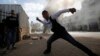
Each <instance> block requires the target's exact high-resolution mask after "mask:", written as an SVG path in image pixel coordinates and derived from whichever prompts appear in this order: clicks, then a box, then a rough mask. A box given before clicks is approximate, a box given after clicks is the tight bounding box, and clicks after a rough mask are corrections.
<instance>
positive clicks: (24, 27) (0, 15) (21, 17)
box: [0, 4, 29, 39]
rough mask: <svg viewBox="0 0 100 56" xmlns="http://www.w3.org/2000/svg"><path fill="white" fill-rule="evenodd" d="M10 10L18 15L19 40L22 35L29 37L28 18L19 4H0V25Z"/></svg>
mask: <svg viewBox="0 0 100 56" xmlns="http://www.w3.org/2000/svg"><path fill="white" fill-rule="evenodd" d="M11 10H14V11H15V13H16V14H17V15H18V22H19V28H20V29H19V30H21V31H20V37H21V38H20V39H22V37H23V36H24V35H29V22H28V19H29V17H28V16H27V14H26V13H25V11H24V10H23V8H22V6H21V5H19V4H0V23H2V20H3V19H5V18H6V16H8V15H9V14H10V12H11Z"/></svg>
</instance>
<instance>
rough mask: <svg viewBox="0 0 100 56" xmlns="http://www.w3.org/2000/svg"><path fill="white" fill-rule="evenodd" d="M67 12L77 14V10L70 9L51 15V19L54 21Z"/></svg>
mask: <svg viewBox="0 0 100 56" xmlns="http://www.w3.org/2000/svg"><path fill="white" fill-rule="evenodd" d="M66 12H71V13H72V14H73V13H74V12H76V9H75V8H69V9H64V10H60V11H58V12H57V13H55V14H53V15H51V17H52V18H53V19H57V18H58V17H59V16H60V15H61V14H63V13H66Z"/></svg>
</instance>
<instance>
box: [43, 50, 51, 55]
mask: <svg viewBox="0 0 100 56" xmlns="http://www.w3.org/2000/svg"><path fill="white" fill-rule="evenodd" d="M50 52H51V51H50V50H45V51H44V53H43V54H49V53H50Z"/></svg>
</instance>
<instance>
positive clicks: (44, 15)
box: [42, 10, 49, 20]
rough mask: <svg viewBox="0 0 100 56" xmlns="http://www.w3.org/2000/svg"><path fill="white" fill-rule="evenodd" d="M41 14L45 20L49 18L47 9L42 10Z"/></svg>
mask: <svg viewBox="0 0 100 56" xmlns="http://www.w3.org/2000/svg"><path fill="white" fill-rule="evenodd" d="M42 16H43V18H45V19H46V20H47V19H48V18H49V13H48V11H46V10H44V11H42Z"/></svg>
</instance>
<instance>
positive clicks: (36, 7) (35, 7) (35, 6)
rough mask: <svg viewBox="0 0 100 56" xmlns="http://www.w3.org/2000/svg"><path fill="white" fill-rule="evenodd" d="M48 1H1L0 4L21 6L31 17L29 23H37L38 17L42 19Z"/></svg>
mask: <svg viewBox="0 0 100 56" xmlns="http://www.w3.org/2000/svg"><path fill="white" fill-rule="evenodd" d="M46 3H47V1H46V0H0V4H20V5H21V6H22V7H23V9H24V10H25V12H26V14H27V15H28V16H29V22H31V21H33V22H34V23H36V22H37V21H36V17H39V18H41V19H42V16H41V12H42V11H43V10H44V8H45V6H46Z"/></svg>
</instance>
